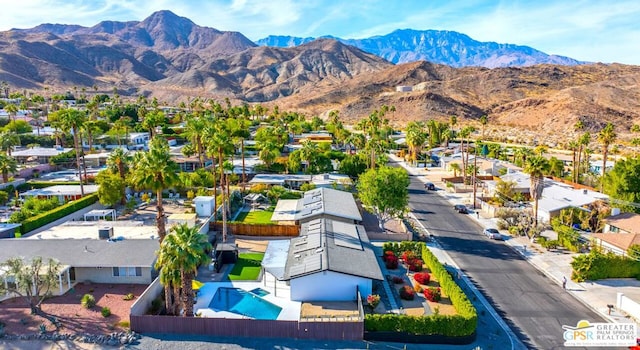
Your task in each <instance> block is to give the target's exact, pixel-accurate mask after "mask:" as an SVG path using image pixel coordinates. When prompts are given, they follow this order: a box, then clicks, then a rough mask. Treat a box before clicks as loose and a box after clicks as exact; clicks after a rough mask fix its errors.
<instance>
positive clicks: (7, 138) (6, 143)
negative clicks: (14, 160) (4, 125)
mask: <svg viewBox="0 0 640 350" xmlns="http://www.w3.org/2000/svg"><path fill="white" fill-rule="evenodd" d="M19 144H20V137H19V136H18V134H16V133H15V132H13V131H5V132H2V133H0V150H3V151H5V152H6V153H7V155H9V156H10V155H11V150H12V149H13V146H17V145H19Z"/></svg>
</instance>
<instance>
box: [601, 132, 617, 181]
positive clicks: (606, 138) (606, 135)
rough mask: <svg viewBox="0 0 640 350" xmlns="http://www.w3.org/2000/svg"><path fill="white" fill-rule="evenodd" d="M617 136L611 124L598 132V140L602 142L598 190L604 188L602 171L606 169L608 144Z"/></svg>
mask: <svg viewBox="0 0 640 350" xmlns="http://www.w3.org/2000/svg"><path fill="white" fill-rule="evenodd" d="M617 138H618V135H616V132H615V131H614V128H613V124H611V123H607V125H606V126H605V127H604V128H603V129H602V130H600V132H599V133H598V141H600V143H601V144H602V176H601V181H600V192H602V191H603V189H604V173H605V172H606V171H607V156H608V155H609V146H610V145H611V144H612V143H613V142H614V141H615V140H616V139H617Z"/></svg>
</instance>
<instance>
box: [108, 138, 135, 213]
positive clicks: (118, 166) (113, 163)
mask: <svg viewBox="0 0 640 350" xmlns="http://www.w3.org/2000/svg"><path fill="white" fill-rule="evenodd" d="M132 159H133V158H132V157H131V155H130V154H129V152H127V151H125V150H124V149H122V148H121V147H118V148H116V149H114V150H113V151H111V154H109V158H107V167H108V168H109V170H111V172H112V173H114V174H118V175H120V178H121V179H122V181H125V180H126V178H127V172H128V170H129V165H130V164H131V162H132ZM125 197H126V196H125V188H122V201H121V203H122V204H123V205H124V204H125V203H126V200H127V199H126V198H125Z"/></svg>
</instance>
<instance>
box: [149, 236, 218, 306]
mask: <svg viewBox="0 0 640 350" xmlns="http://www.w3.org/2000/svg"><path fill="white" fill-rule="evenodd" d="M210 249H211V244H209V241H208V239H207V236H206V235H203V234H200V233H199V229H198V228H197V227H189V226H188V225H187V224H181V225H177V226H174V227H172V228H171V234H170V235H168V236H167V239H166V240H165V241H163V242H162V244H161V245H160V252H159V258H158V259H159V260H160V259H161V258H162V259H163V260H166V261H169V262H171V263H170V264H169V265H168V266H169V267H170V268H173V269H176V268H177V269H178V270H179V271H180V287H181V295H180V299H181V300H180V301H181V304H182V308H183V310H184V313H183V316H185V317H191V316H193V289H192V287H191V284H192V282H193V280H194V278H195V275H196V271H197V270H198V266H200V265H201V264H204V263H207V262H208V261H209V257H208V255H207V253H206V251H207V250H210ZM166 256H168V258H166ZM162 268H164V267H162ZM168 275H171V274H170V273H169V274H168Z"/></svg>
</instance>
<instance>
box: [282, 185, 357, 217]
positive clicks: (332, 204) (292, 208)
mask: <svg viewBox="0 0 640 350" xmlns="http://www.w3.org/2000/svg"><path fill="white" fill-rule="evenodd" d="M280 202H283V200H280V201H278V204H277V205H276V208H275V209H274V211H273V215H272V216H271V220H272V221H285V220H286V221H293V220H296V221H297V220H304V219H312V218H314V217H317V216H319V215H323V214H326V215H331V216H336V217H340V218H345V219H351V220H355V221H362V215H360V210H359V209H358V206H357V205H356V201H355V199H353V195H352V194H351V193H349V192H344V191H339V190H334V189H331V188H316V189H314V190H310V191H307V192H305V193H304V196H303V197H302V198H301V199H298V200H286V201H285V202H283V203H282V204H280Z"/></svg>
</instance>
